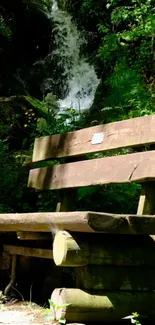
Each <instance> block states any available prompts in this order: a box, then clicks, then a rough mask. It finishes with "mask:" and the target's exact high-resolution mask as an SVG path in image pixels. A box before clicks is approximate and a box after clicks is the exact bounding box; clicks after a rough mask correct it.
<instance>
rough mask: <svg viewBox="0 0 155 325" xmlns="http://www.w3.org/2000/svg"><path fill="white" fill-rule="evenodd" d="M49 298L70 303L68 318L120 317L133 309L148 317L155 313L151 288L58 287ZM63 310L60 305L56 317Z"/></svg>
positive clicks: (81, 320) (154, 302)
mask: <svg viewBox="0 0 155 325" xmlns="http://www.w3.org/2000/svg"><path fill="white" fill-rule="evenodd" d="M51 300H52V301H53V302H54V303H56V304H58V305H63V304H65V303H69V304H70V306H69V307H68V308H67V311H66V314H65V318H66V320H67V322H70V321H71V322H73V321H74V322H93V321H94V322H99V321H100V322H104V321H121V319H122V318H123V317H125V316H126V315H127V316H128V315H131V314H132V313H133V311H135V310H136V311H137V312H138V313H140V314H141V315H147V317H148V318H147V321H148V319H152V318H153V319H154V317H155V308H154V306H155V293H154V292H148V293H145V292H139V293H137V292H132V293H129V292H121V291H120V292H109V291H107V292H106V291H101V290H98V291H83V290H80V289H65V288H61V289H55V290H54V291H53V293H52V296H51ZM62 313H63V311H62V309H60V310H59V311H57V317H58V319H59V317H60V316H61V315H62Z"/></svg>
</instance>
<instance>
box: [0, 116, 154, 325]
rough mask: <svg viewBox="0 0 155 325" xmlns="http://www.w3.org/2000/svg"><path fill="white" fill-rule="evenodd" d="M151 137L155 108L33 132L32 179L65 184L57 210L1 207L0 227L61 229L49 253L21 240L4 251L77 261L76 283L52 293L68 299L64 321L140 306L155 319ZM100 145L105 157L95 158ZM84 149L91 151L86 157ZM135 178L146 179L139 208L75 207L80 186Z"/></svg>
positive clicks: (36, 183)
mask: <svg viewBox="0 0 155 325" xmlns="http://www.w3.org/2000/svg"><path fill="white" fill-rule="evenodd" d="M153 144H155V115H151V116H146V117H140V118H134V119H130V120H125V121H120V122H115V123H109V124H105V125H99V126H95V127H90V128H87V129H83V130H79V131H75V132H70V133H66V134H59V135H53V136H47V137H42V138H39V139H36V140H35V144H34V151H33V162H34V168H33V169H31V170H30V173H29V180H28V186H29V187H32V188H35V189H37V190H61V197H62V199H61V202H58V204H57V207H56V212H47V213H28V214H7V215H6V214H1V215H0V231H15V232H20V234H21V237H22V236H23V238H26V237H27V238H28V239H29V238H30V237H34V239H35V238H40V236H42V234H43V233H46V234H47V233H51V231H52V230H53V229H54V230H55V229H56V234H55V237H54V242H53V252H52V251H51V255H50V252H49V251H48V252H46V253H45V256H44V255H43V253H42V252H40V251H39V252H34V251H32V249H30V248H29V252H28V253H27V252H26V250H24V249H23V248H22V247H18V248H15V247H12V248H10V250H9V248H8V247H5V251H9V252H10V253H11V252H12V254H13V255H18V254H19V253H20V254H29V255H31V256H33V254H38V257H42V256H43V257H45V258H51V257H52V258H53V259H54V262H55V264H56V265H58V266H60V267H61V266H63V267H65V266H69V267H76V268H77V288H72V289H65V288H63V289H62V288H60V289H55V290H54V292H53V293H52V300H53V301H54V302H56V303H57V302H59V303H60V304H62V303H70V304H71V305H70V306H69V308H68V309H67V312H66V319H67V321H75V322H85V321H86V322H87V321H95V322H97V321H111V320H114V321H117V320H120V319H121V318H122V317H125V316H127V315H129V314H131V313H132V312H135V311H137V312H139V313H141V314H142V315H146V316H149V317H150V318H153V319H155V310H154V304H155V292H154V290H155V277H154V272H155V241H154V235H155V216H154V214H155V198H154V196H155V183H154V181H155V150H153V147H152V145H153ZM138 147H139V149H138V150H137V148H138ZM125 148H129V150H128V153H125V151H123V150H122V149H125ZM118 149H119V155H118V154H117V153H118ZM130 149H131V150H130ZM112 150H115V151H114V154H113V155H112ZM140 150H141V151H140ZM101 152H103V153H104V152H105V157H102V158H98V157H97V156H96V155H95V154H97V153H101ZM87 154H94V156H93V155H92V159H86V155H87ZM116 154H117V155H116ZM62 158H63V160H65V163H64V162H63V163H59V164H56V165H54V166H49V164H48V167H42V168H35V167H36V166H35V164H36V163H38V162H42V161H45V162H46V161H47V160H51V159H54V160H56V159H60V162H61V159H62ZM135 182H136V183H140V184H141V185H142V193H141V196H140V199H139V204H138V209H137V215H134V214H132V211H131V214H128V215H125V214H122V215H121V214H117V211H116V214H110V213H106V212H98V213H96V212H91V211H82V212H81V211H75V202H76V193H77V188H79V187H85V186H93V185H108V184H120V183H135ZM28 233H29V234H30V235H26V234H28ZM135 235H136V236H135ZM13 252H14V253H13ZM59 312H61V311H59Z"/></svg>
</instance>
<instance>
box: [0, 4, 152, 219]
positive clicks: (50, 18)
mask: <svg viewBox="0 0 155 325" xmlns="http://www.w3.org/2000/svg"><path fill="white" fill-rule="evenodd" d="M58 5H59V8H60V9H61V15H60V16H59V19H57V20H56V19H55V13H52V14H51V8H52V2H51V1H49V0H12V1H9V0H1V3H0V213H5V212H30V211H52V210H54V209H55V206H56V201H57V196H58V195H59V193H55V192H52V193H51V192H45V193H38V192H35V191H33V190H30V189H28V188H27V179H28V170H29V168H30V166H31V157H32V150H33V142H34V139H35V137H38V136H42V135H47V134H55V133H59V132H66V131H70V130H76V129H79V128H83V127H87V126H90V125H95V124H100V123H107V122H111V121H117V120H122V119H126V118H132V117H136V116H144V115H149V114H152V113H154V111H155V51H154V50H155V47H154V38H155V1H154V0H124V1H122V0H103V1H101V0H59V1H58ZM62 15H63V17H66V16H67V17H71V18H70V19H71V21H72V24H73V25H74V26H77V29H78V31H79V33H80V35H81V39H84V40H85V41H84V42H81V46H80V50H79V48H78V50H79V51H80V56H81V58H82V57H84V58H85V60H86V61H88V62H89V63H90V64H91V65H93V66H94V68H95V71H96V74H97V78H98V80H99V84H98V86H97V89H96V93H95V97H94V101H93V103H92V105H91V106H90V108H89V110H87V111H82V112H80V111H75V110H74V109H72V107H67V108H66V110H65V113H64V114H58V113H59V105H58V102H57V100H58V99H63V98H65V96H66V95H67V93H68V91H69V89H68V80H69V78H70V76H69V74H68V75H66V74H65V73H64V64H63V60H62V57H61V58H60V56H59V52H56V49H57V46H58V44H57V43H56V40H57V34H58V33H59V32H60V30H61V29H60V28H58V27H59V26H58V25H60V26H61V24H62V21H61V19H60V18H61V17H62ZM69 26H70V25H69ZM63 33H65V32H64V31H63ZM64 37H66V36H65V34H64ZM67 46H68V44H66V53H70V52H69V50H70V49H69V48H67ZM52 53H57V55H53V54H52ZM60 59H61V60H60ZM64 60H65V64H66V62H67V64H68V66H69V65H71V64H72V60H71V57H70V56H69V55H68V56H64ZM47 81H48V82H47ZM49 81H50V83H49ZM58 115H59V118H58ZM67 119H69V120H70V123H66V120H67ZM116 154H119V152H117V153H116ZM98 156H99V155H98ZM100 156H103V155H101V154H100ZM139 191H140V186H137V185H135V184H132V185H128V184H127V185H123V186H109V187H94V188H84V189H79V192H78V198H77V209H89V210H91V209H93V210H96V211H109V212H112V211H115V212H116V207H117V212H126V213H127V212H129V211H130V212H131V211H132V212H136V203H137V199H138V193H139Z"/></svg>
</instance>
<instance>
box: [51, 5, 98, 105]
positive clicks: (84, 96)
mask: <svg viewBox="0 0 155 325" xmlns="http://www.w3.org/2000/svg"><path fill="white" fill-rule="evenodd" d="M49 18H50V19H52V21H53V22H54V30H53V31H54V33H55V50H54V51H52V53H51V59H52V60H53V59H54V58H57V62H58V63H57V64H58V66H60V67H62V68H63V76H62V77H65V78H66V89H67V90H68V95H67V96H66V98H65V99H63V100H62V99H61V100H59V105H60V108H61V110H62V111H63V109H65V108H69V107H71V108H74V109H76V110H78V111H81V110H83V109H88V108H89V107H90V105H91V103H92V101H93V99H94V94H95V90H96V87H97V85H98V83H99V80H98V78H97V76H96V73H95V70H94V67H93V66H91V65H90V64H89V63H88V62H87V60H86V59H85V58H81V56H80V49H81V46H82V44H83V43H84V39H83V38H82V37H81V35H80V33H79V32H78V30H77V27H76V26H75V25H74V23H73V22H72V19H71V16H70V15H69V14H68V13H66V12H64V11H62V10H60V9H59V8H58V4H57V1H56V0H53V2H52V9H51V12H50V14H49Z"/></svg>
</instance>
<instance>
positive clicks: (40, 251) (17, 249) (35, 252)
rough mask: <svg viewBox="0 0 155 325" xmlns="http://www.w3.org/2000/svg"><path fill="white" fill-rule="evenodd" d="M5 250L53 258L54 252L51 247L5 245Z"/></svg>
mask: <svg viewBox="0 0 155 325" xmlns="http://www.w3.org/2000/svg"><path fill="white" fill-rule="evenodd" d="M3 250H4V252H5V253H8V254H11V255H22V256H31V257H39V258H49V259H53V252H52V250H50V249H41V248H31V247H21V246H11V245H4V247H3Z"/></svg>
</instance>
